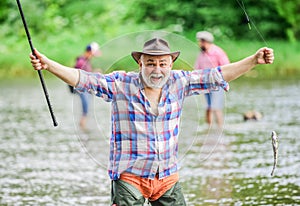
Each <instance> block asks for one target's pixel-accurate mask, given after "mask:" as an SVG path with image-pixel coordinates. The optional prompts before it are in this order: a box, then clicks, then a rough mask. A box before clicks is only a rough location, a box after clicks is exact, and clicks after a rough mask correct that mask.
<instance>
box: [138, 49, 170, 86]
mask: <svg viewBox="0 0 300 206" xmlns="http://www.w3.org/2000/svg"><path fill="white" fill-rule="evenodd" d="M139 65H140V70H141V74H142V78H143V81H144V83H145V84H146V86H147V87H151V88H162V87H163V86H164V85H165V84H166V82H167V81H168V79H169V77H170V73H171V69H172V65H173V60H172V57H171V55H162V56H151V55H145V54H144V55H142V56H141V59H140V63H139Z"/></svg>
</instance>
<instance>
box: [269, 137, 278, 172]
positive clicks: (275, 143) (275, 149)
mask: <svg viewBox="0 0 300 206" xmlns="http://www.w3.org/2000/svg"><path fill="white" fill-rule="evenodd" d="M271 139H272V147H273V153H274V164H273V169H272V172H271V176H273V175H274V171H275V168H276V166H277V160H278V136H277V134H276V132H275V131H272V135H271Z"/></svg>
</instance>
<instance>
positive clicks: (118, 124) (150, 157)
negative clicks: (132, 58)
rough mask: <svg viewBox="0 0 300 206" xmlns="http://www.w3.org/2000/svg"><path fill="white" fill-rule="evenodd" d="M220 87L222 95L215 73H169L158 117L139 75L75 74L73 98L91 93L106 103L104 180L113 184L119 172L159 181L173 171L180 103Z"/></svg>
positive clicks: (218, 73)
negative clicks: (108, 107) (107, 140)
mask: <svg viewBox="0 0 300 206" xmlns="http://www.w3.org/2000/svg"><path fill="white" fill-rule="evenodd" d="M219 86H221V87H222V88H223V89H225V90H228V88H229V86H228V83H227V82H225V81H224V79H223V77H222V74H221V70H220V67H217V68H215V69H205V70H195V71H179V70H172V71H171V76H170V78H169V80H168V82H167V83H166V85H164V87H163V88H162V93H161V99H160V101H159V103H158V115H156V114H154V113H152V110H151V108H150V102H149V101H148V99H147V97H146V95H145V92H144V86H143V84H142V82H141V77H140V74H139V73H133V72H129V73H125V72H120V71H117V72H113V73H110V74H105V75H104V74H100V73H88V72H85V71H80V80H79V83H78V85H77V86H76V90H77V91H79V92H83V91H87V90H88V91H93V92H95V94H96V96H99V97H101V98H103V99H104V100H105V101H107V102H111V104H112V109H111V113H112V114H111V124H112V125H111V127H112V133H111V138H110V158H109V161H110V162H109V168H108V172H109V176H110V178H111V179H112V180H117V179H119V177H120V174H121V173H122V172H129V173H132V174H135V175H137V176H140V177H144V178H149V179H154V177H155V175H157V174H158V175H159V179H162V178H164V177H167V176H169V175H171V174H174V173H176V172H177V171H178V165H177V158H178V134H179V122H180V115H181V111H182V107H183V101H184V99H185V97H187V96H191V95H194V94H200V93H203V92H209V90H211V89H217V88H219Z"/></svg>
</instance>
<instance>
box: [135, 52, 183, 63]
mask: <svg viewBox="0 0 300 206" xmlns="http://www.w3.org/2000/svg"><path fill="white" fill-rule="evenodd" d="M143 54H146V55H151V56H162V55H171V56H172V60H173V62H175V61H176V59H177V58H178V56H179V54H180V51H176V52H138V51H133V52H131V56H132V58H133V59H134V60H135V61H136V62H137V63H139V60H140V58H141V56H142V55H143Z"/></svg>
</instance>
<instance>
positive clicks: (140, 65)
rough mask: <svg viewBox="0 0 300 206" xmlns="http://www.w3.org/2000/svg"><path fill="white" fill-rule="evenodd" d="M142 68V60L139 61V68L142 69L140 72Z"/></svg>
mask: <svg viewBox="0 0 300 206" xmlns="http://www.w3.org/2000/svg"><path fill="white" fill-rule="evenodd" d="M142 66H143V64H142V61H141V59H140V60H139V67H140V70H141V69H142Z"/></svg>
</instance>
